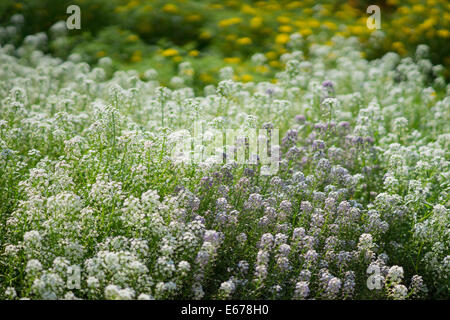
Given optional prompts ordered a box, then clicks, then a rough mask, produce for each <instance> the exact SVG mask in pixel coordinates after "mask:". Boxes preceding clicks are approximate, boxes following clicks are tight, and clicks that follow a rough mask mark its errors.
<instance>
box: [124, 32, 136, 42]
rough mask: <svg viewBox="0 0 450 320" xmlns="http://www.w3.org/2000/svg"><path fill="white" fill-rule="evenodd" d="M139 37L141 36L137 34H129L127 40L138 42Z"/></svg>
mask: <svg viewBox="0 0 450 320" xmlns="http://www.w3.org/2000/svg"><path fill="white" fill-rule="evenodd" d="M138 39H139V37H138V36H137V35H135V34H132V35H129V36H128V37H127V41H129V42H136V41H138Z"/></svg>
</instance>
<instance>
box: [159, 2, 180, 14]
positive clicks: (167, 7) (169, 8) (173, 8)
mask: <svg viewBox="0 0 450 320" xmlns="http://www.w3.org/2000/svg"><path fill="white" fill-rule="evenodd" d="M162 10H163V11H164V12H167V13H177V12H178V7H177V6H176V5H175V4H173V3H168V4H166V5H165V6H164V7H163V8H162Z"/></svg>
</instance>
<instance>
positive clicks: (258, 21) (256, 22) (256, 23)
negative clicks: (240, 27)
mask: <svg viewBox="0 0 450 320" xmlns="http://www.w3.org/2000/svg"><path fill="white" fill-rule="evenodd" d="M262 24H263V19H262V18H261V17H254V18H252V19H251V20H250V27H251V28H253V29H257V28H259V27H261V26H262Z"/></svg>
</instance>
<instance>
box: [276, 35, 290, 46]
mask: <svg viewBox="0 0 450 320" xmlns="http://www.w3.org/2000/svg"><path fill="white" fill-rule="evenodd" d="M275 42H276V43H278V44H286V43H288V42H289V35H288V34H286V33H280V34H279V35H277V36H276V38H275Z"/></svg>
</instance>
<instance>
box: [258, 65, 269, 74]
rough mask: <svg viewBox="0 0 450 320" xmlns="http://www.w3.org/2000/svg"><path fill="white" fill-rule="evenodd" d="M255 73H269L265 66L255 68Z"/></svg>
mask: <svg viewBox="0 0 450 320" xmlns="http://www.w3.org/2000/svg"><path fill="white" fill-rule="evenodd" d="M255 69H256V72H258V73H267V72H269V68H268V67H267V66H256V68H255Z"/></svg>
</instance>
